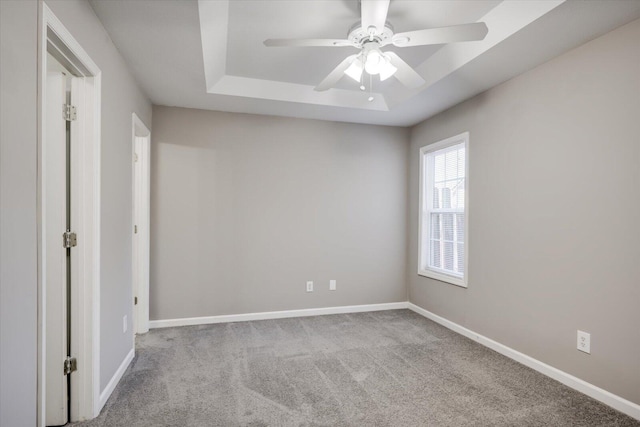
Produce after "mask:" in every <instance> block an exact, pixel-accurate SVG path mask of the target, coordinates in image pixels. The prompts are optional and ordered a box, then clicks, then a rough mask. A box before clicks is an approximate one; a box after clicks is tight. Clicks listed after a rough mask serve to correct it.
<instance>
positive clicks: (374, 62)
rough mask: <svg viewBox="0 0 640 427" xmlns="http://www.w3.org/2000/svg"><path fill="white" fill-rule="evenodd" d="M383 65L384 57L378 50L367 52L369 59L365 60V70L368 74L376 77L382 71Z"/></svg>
mask: <svg viewBox="0 0 640 427" xmlns="http://www.w3.org/2000/svg"><path fill="white" fill-rule="evenodd" d="M383 64H384V57H383V56H382V54H381V53H380V52H379V51H378V50H376V49H372V50H370V51H368V52H367V57H366V58H365V60H364V70H365V71H366V72H367V73H369V74H371V75H372V76H375V75H376V74H378V73H379V72H380V69H381V68H382V66H383Z"/></svg>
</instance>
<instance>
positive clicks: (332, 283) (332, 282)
mask: <svg viewBox="0 0 640 427" xmlns="http://www.w3.org/2000/svg"><path fill="white" fill-rule="evenodd" d="M329 290H330V291H335V290H336V281H335V280H329Z"/></svg>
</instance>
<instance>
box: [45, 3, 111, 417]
mask: <svg viewBox="0 0 640 427" xmlns="http://www.w3.org/2000/svg"><path fill="white" fill-rule="evenodd" d="M38 21H39V22H38V24H39V25H38V81H39V87H38V114H39V118H38V182H37V185H38V195H37V203H38V397H39V398H38V407H37V419H38V426H44V425H45V416H44V415H45V412H44V410H45V407H46V406H45V405H46V396H45V390H46V388H45V381H46V371H45V369H46V368H45V360H46V359H45V357H46V354H45V353H46V345H45V344H46V341H45V340H46V324H45V322H44V319H46V311H45V309H46V305H45V301H46V292H47V284H46V268H47V266H46V263H45V262H44V260H45V255H46V253H45V248H46V238H45V233H44V231H45V230H46V228H45V227H46V221H45V215H44V214H45V213H46V204H45V197H44V196H45V195H46V191H47V187H46V181H45V180H44V178H43V177H44V176H45V174H44V171H45V167H46V164H45V162H43V159H44V158H45V156H44V153H45V150H46V147H47V144H46V130H45V123H46V117H45V114H46V108H45V107H46V102H45V101H46V100H45V99H44V94H45V93H46V73H47V51H48V50H49V49H53V50H57V56H56V58H59V59H60V60H61V61H62V62H63V65H64V66H66V67H68V68H70V69H71V70H73V71H74V73H75V74H77V75H79V76H80V84H79V86H80V87H79V91H80V93H81V96H80V99H79V100H78V105H77V108H78V119H77V121H75V122H74V123H73V125H72V133H73V132H74V129H75V134H76V135H77V137H78V138H79V139H80V140H81V141H82V143H81V144H75V147H74V148H73V151H72V153H71V158H72V159H71V165H70V166H71V170H72V174H74V176H75V178H74V179H75V182H76V183H77V185H75V184H74V185H72V187H71V192H72V194H71V197H72V201H74V203H72V206H71V215H72V218H75V220H74V222H75V224H76V229H75V230H73V231H75V232H76V233H77V235H78V245H77V246H76V247H75V248H73V249H72V250H73V251H75V255H76V258H75V260H76V262H74V263H73V265H72V269H73V273H72V275H73V277H74V279H75V280H72V290H71V292H72V298H73V300H72V310H71V327H72V329H71V333H72V336H73V339H72V341H71V343H72V347H71V352H72V355H73V356H75V357H76V358H77V359H78V370H77V371H76V372H74V373H73V374H72V375H71V389H72V393H71V401H70V407H71V421H78V420H83V419H91V418H94V417H95V416H97V415H98V414H99V412H100V409H101V408H100V399H99V398H100V104H101V71H100V69H99V68H98V66H97V65H96V64H95V62H93V60H91V58H90V57H89V55H88V54H87V52H86V51H85V50H84V49H83V48H82V47H81V46H80V44H79V43H78V42H77V41H76V40H75V38H74V37H73V36H72V35H71V33H70V32H69V31H68V30H67V29H66V28H65V27H64V25H62V23H61V22H60V20H58V18H56V16H55V15H54V14H53V13H52V12H51V10H50V9H49V8H48V7H47V5H46V4H44V2H42V1H40V2H39V9H38ZM61 114H62V111H61ZM60 242H61V243H62V238H61V240H60ZM60 369H62V367H61V368H60Z"/></svg>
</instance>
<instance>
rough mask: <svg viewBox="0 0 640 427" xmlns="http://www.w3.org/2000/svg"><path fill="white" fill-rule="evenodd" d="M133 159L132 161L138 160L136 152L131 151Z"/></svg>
mask: <svg viewBox="0 0 640 427" xmlns="http://www.w3.org/2000/svg"><path fill="white" fill-rule="evenodd" d="M133 161H134V162H137V161H138V153H133Z"/></svg>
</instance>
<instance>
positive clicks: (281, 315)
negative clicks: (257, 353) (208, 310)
mask: <svg viewBox="0 0 640 427" xmlns="http://www.w3.org/2000/svg"><path fill="white" fill-rule="evenodd" d="M408 305H409V303H408V302H407V301H403V302H389V303H384V304H365V305H347V306H342V307H325V308H307V309H303V310H285V311H266V312H263V313H245V314H228V315H222V316H206V317H186V318H182V319H167V320H151V321H150V322H149V329H156V328H171V327H174V326H193V325H208V324H212V323H230V322H246V321H250V320H267V319H285V318H289V317H308V316H322V315H326V314H345V313H362V312H366V311H381V310H398V309H403V308H408Z"/></svg>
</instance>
